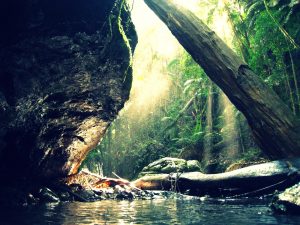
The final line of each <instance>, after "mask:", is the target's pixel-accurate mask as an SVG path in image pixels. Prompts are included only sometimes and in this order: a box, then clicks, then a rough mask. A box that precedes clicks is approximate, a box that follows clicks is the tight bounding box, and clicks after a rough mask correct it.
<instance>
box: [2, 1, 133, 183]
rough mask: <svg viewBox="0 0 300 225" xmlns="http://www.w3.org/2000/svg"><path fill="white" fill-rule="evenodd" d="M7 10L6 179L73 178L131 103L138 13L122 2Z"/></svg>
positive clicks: (20, 4)
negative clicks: (135, 15) (134, 20)
mask: <svg viewBox="0 0 300 225" xmlns="http://www.w3.org/2000/svg"><path fill="white" fill-rule="evenodd" d="M0 8H1V10H0V11H1V12H0V14H1V22H0V24H1V27H2V32H1V37H0V46H1V48H0V174H2V175H4V174H5V175H7V176H11V175H15V174H20V173H22V174H24V175H26V174H27V175H28V174H30V175H31V176H38V177H59V176H66V175H70V174H73V173H75V172H76V171H77V169H78V167H79V166H80V163H81V162H82V160H83V159H84V157H85V156H86V154H87V153H88V152H89V151H90V150H91V149H92V148H93V147H94V146H95V145H96V144H97V143H98V142H99V140H100V139H101V137H102V136H103V134H104V133H105V130H106V129H107V127H108V126H109V124H110V122H111V121H112V120H113V119H114V118H115V116H116V114H117V113H118V111H119V110H120V109H121V108H122V107H123V105H124V102H125V101H126V100H127V99H128V96H129V92H130V87H131V54H132V51H133V49H134V47H135V44H136V42H137V38H136V33H135V30H134V27H133V24H132V23H131V20H130V15H129V14H130V13H129V11H128V10H127V9H126V5H125V4H124V3H123V1H121V0H120V1H119V0H116V1H113V0H101V1H100V0H5V1H2V2H1V3H0ZM127 37H128V38H127Z"/></svg>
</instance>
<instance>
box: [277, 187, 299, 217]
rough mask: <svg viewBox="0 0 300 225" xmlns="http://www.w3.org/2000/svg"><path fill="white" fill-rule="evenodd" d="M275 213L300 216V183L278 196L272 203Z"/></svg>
mask: <svg viewBox="0 0 300 225" xmlns="http://www.w3.org/2000/svg"><path fill="white" fill-rule="evenodd" d="M271 208H272V209H273V211H274V212H276V213H280V214H298V215H299V214H300V183H298V184H296V185H294V186H292V187H290V188H288V189H286V190H285V191H284V192H282V193H280V194H278V195H277V196H276V197H275V198H274V199H273V201H272V203H271Z"/></svg>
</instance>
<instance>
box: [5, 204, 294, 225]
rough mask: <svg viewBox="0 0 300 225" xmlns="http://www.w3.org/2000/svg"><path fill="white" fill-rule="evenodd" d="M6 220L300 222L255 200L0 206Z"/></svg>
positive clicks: (67, 224)
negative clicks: (2, 207) (279, 213)
mask: <svg viewBox="0 0 300 225" xmlns="http://www.w3.org/2000/svg"><path fill="white" fill-rule="evenodd" d="M1 214H2V215H1V218H0V224H1V225H8V224H25V225H26V224H28V225H29V224H30V225H35V224H36V225H43V224H62V225H74V224H93V225H95V224H208V225H212V224H213V225H215V224H226V225H227V224H243V225H247V224H249V225H250V224H251V225H252V224H286V225H292V224H293V225H294V224H300V217H299V216H274V215H273V214H272V212H271V211H270V210H269V208H268V207H267V206H266V203H265V202H257V200H255V201H254V202H253V201H250V200H246V201H245V200H224V199H219V200H218V199H210V200H206V201H200V200H195V199H194V200H178V199H177V200H176V199H167V200H163V199H155V200H135V201H112V200H107V201H100V202H94V203H79V202H74V203H60V204H47V205H37V206H31V207H22V208H19V209H9V208H4V209H1Z"/></svg>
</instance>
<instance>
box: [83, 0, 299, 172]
mask: <svg viewBox="0 0 300 225" xmlns="http://www.w3.org/2000/svg"><path fill="white" fill-rule="evenodd" d="M199 2H200V1H199ZM220 2H222V1H214V0H210V1H209V7H207V8H208V9H210V10H208V11H207V12H206V18H204V20H205V21H206V22H207V23H208V25H211V26H212V27H213V26H214V24H216V23H217V18H221V16H225V17H226V18H227V19H228V23H227V24H228V27H229V28H231V34H232V37H229V36H228V35H227V36H224V40H225V41H226V42H227V43H228V44H229V45H231V44H232V48H234V49H235V51H237V52H238V54H240V55H241V57H243V59H244V60H245V61H246V62H247V63H248V64H249V65H250V66H251V68H253V69H254V71H255V72H256V73H257V74H258V75H259V76H261V78H262V79H263V80H264V81H265V82H266V83H267V84H268V85H269V86H270V87H272V88H273V89H274V90H275V91H276V92H277V93H278V95H279V96H280V97H281V98H282V99H283V100H284V101H285V102H286V103H287V104H288V105H289V106H290V108H291V109H292V110H293V112H294V114H296V115H298V116H299V115H300V96H299V85H300V84H299V79H300V49H299V44H300V26H299V21H300V4H299V2H298V1H295V0H290V1H289V0H285V1H276V0H272V1H266V0H265V1H256V0H253V1H243V0H242V1H241V0H232V1H224V2H226V3H224V2H222V3H224V4H220ZM203 4H204V3H203V2H202V3H201V4H200V3H199V10H198V13H199V15H202V16H203V13H202V14H201V7H203ZM206 4H208V3H206ZM222 18H223V17H222ZM224 33H225V32H224ZM219 35H220V34H219ZM148 57H151V62H150V63H149V65H147V66H148V69H149V70H150V69H151V68H153V67H154V66H155V65H157V64H161V62H163V61H166V62H167V63H166V65H165V66H164V67H163V69H161V68H160V70H163V73H164V75H165V76H166V77H167V80H168V82H169V84H170V85H169V86H168V91H167V94H164V95H162V96H160V97H159V98H153V100H152V102H151V101H150V100H148V102H147V103H144V107H145V106H148V107H147V108H146V109H145V110H141V109H139V110H135V108H134V107H133V106H132V105H133V104H134V102H132V101H133V100H131V102H130V103H129V105H128V106H127V107H126V108H125V110H124V111H123V112H122V113H121V114H120V116H119V117H118V118H117V119H116V120H115V121H114V123H113V124H112V125H111V127H110V129H109V131H108V133H107V135H106V137H105V138H104V139H103V141H102V142H101V144H100V145H99V146H98V147H97V148H96V149H95V150H94V151H93V152H92V153H91V154H90V155H89V156H88V158H87V160H86V161H85V164H84V165H85V166H87V167H89V169H91V170H96V169H97V168H99V167H103V170H104V173H105V174H107V175H109V174H110V173H111V172H116V173H117V174H119V175H120V176H122V177H127V178H134V177H136V176H137V174H138V173H139V172H140V171H141V170H142V168H143V167H144V166H146V165H148V164H149V163H151V162H153V161H155V160H157V159H159V158H162V157H165V156H172V157H180V158H184V159H197V160H199V161H200V162H201V167H202V168H203V169H204V171H205V172H221V171H224V170H225V169H226V168H227V167H228V166H229V165H230V164H232V163H235V162H240V161H243V162H251V161H256V160H260V159H261V157H262V153H261V151H260V150H259V148H258V146H256V144H255V143H254V140H253V138H252V136H251V131H250V130H249V127H248V125H247V123H246V121H245V119H244V117H243V115H242V114H241V113H239V112H238V111H237V110H236V109H235V108H234V107H233V106H232V104H231V103H230V102H229V100H228V99H227V98H226V96H225V95H224V94H223V93H222V91H221V90H220V89H219V88H217V87H216V86H215V85H214V84H213V83H212V82H211V81H210V80H209V79H208V78H207V76H206V75H205V73H204V71H203V70H202V69H201V68H200V67H199V66H198V65H197V64H196V63H195V62H194V61H193V59H192V58H191V57H190V56H189V55H188V54H187V53H186V52H183V51H180V52H179V53H178V54H177V55H176V56H173V57H172V58H171V59H165V58H164V57H163V56H161V55H159V54H158V53H157V52H154V53H153V54H152V55H148ZM149 70H143V73H148V72H149ZM157 82H160V81H159V80H157ZM156 84H157V83H156ZM156 84H154V85H156ZM135 94H138V92H135V89H133V94H132V95H133V96H134V95H135ZM264 157H267V156H264ZM96 165H100V166H96Z"/></svg>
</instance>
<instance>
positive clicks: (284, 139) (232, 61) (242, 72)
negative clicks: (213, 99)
mask: <svg viewBox="0 0 300 225" xmlns="http://www.w3.org/2000/svg"><path fill="white" fill-rule="evenodd" d="M144 1H145V2H146V4H147V5H148V6H149V7H150V8H151V9H152V10H153V11H154V12H155V13H156V14H157V15H158V16H159V17H160V19H161V20H162V21H163V22H164V23H165V24H166V25H167V26H168V28H169V29H170V30H171V32H172V33H173V35H174V36H175V37H176V38H177V39H178V41H179V42H180V44H181V45H182V46H183V47H184V48H185V49H186V50H187V52H188V53H190V54H191V56H192V57H193V58H194V60H195V61H196V62H197V63H198V64H199V65H200V66H201V67H202V68H203V69H204V71H205V72H206V74H207V75H208V76H209V77H210V79H211V80H212V81H213V82H214V83H216V84H217V85H218V86H219V87H220V88H221V89H222V90H223V91H224V93H225V94H226V95H227V96H228V98H229V99H230V101H231V102H232V103H233V104H234V105H235V106H236V107H237V109H239V110H240V111H241V112H242V113H243V114H244V115H245V117H246V118H247V120H248V122H249V125H250V127H251V128H252V131H253V134H254V137H255V139H256V141H257V143H258V144H259V145H260V146H261V148H262V149H263V150H264V152H265V153H266V154H267V155H268V156H269V157H270V158H273V159H279V158H286V157H296V156H300V122H299V119H297V118H296V117H295V116H294V115H293V113H292V112H291V110H290V109H289V108H288V107H287V106H286V105H285V103H284V102H283V101H282V100H281V99H280V98H279V97H278V96H277V94H276V93H275V92H274V91H273V90H271V89H270V88H269V87H268V86H267V85H266V84H264V82H263V81H262V80H261V79H260V78H259V77H258V76H257V75H256V74H254V72H253V71H252V70H251V69H250V68H249V67H248V65H246V63H245V62H243V61H242V60H241V59H240V58H239V57H238V55H237V54H235V53H234V52H233V51H232V50H231V49H230V48H229V47H228V46H227V45H226V44H225V43H224V42H223V41H222V40H221V39H220V38H219V37H218V36H217V35H216V34H215V32H213V31H212V30H210V29H209V28H208V27H207V26H206V25H205V24H204V23H203V22H202V21H201V20H200V19H199V18H198V17H197V16H195V15H194V14H193V13H192V12H190V11H188V10H186V9H184V8H181V7H179V6H177V5H175V4H173V3H171V2H170V1H168V0H144Z"/></svg>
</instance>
